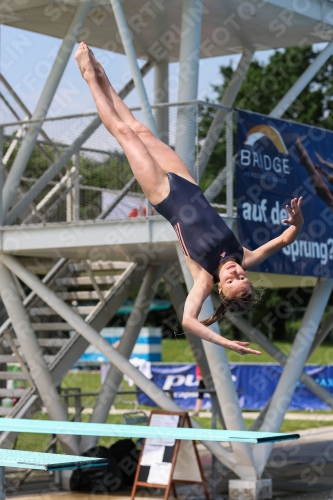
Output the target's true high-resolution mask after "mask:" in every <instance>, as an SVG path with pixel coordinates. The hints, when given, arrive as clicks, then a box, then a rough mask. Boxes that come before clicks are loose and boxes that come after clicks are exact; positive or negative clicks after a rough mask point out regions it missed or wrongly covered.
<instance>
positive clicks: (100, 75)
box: [88, 47, 106, 80]
mask: <svg viewBox="0 0 333 500" xmlns="http://www.w3.org/2000/svg"><path fill="white" fill-rule="evenodd" d="M88 50H89V56H90V60H91V62H92V65H93V66H94V70H95V73H96V76H97V79H98V80H102V79H103V78H105V77H106V74H105V71H104V69H103V66H102V65H101V63H100V62H98V61H97V59H96V57H95V54H94V53H93V51H92V50H91V48H90V47H88Z"/></svg>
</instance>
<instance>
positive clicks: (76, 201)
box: [73, 150, 80, 221]
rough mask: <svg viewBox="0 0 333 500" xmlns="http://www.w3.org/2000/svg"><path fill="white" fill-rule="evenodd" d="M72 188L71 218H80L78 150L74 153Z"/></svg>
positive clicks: (75, 219)
mask: <svg viewBox="0 0 333 500" xmlns="http://www.w3.org/2000/svg"><path fill="white" fill-rule="evenodd" d="M73 183H74V188H73V220H74V221H78V220H80V150H79V151H77V152H76V153H75V174H74V179H73Z"/></svg>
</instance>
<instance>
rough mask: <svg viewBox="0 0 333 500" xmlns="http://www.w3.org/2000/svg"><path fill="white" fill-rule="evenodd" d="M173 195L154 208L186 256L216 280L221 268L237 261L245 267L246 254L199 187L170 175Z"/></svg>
mask: <svg viewBox="0 0 333 500" xmlns="http://www.w3.org/2000/svg"><path fill="white" fill-rule="evenodd" d="M166 175H167V176H168V178H169V183H170V193H169V194H168V196H167V197H166V198H165V199H164V200H163V201H161V203H158V205H153V207H154V208H155V210H157V212H159V213H160V214H161V215H163V217H165V218H166V219H167V220H168V221H169V222H170V224H171V225H172V226H173V228H174V230H175V231H176V234H177V236H178V239H179V242H180V244H181V247H182V250H183V253H184V255H187V256H188V257H190V258H191V259H193V260H194V261H195V262H197V263H198V264H199V265H200V266H201V267H203V269H205V270H206V271H207V272H208V273H209V274H211V275H212V276H213V277H214V278H215V277H216V274H215V273H216V271H217V268H218V266H219V264H220V263H221V262H222V261H223V260H225V259H227V258H228V257H234V258H235V259H236V262H237V263H238V264H240V265H241V264H242V261H243V254H244V250H243V247H242V245H241V244H240V243H239V241H238V240H237V238H236V236H235V235H234V233H233V232H232V231H231V229H229V227H228V226H227V224H226V223H225V222H224V220H223V219H222V217H220V215H219V214H218V213H217V212H216V211H215V210H214V209H213V208H212V206H211V205H210V203H209V202H208V201H207V200H206V198H205V196H204V194H203V192H202V191H201V189H200V188H199V186H197V185H196V184H193V183H192V182H190V181H188V180H187V179H184V177H180V176H179V175H177V174H174V173H173V172H167V174H166Z"/></svg>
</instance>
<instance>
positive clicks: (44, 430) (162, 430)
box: [0, 418, 300, 444]
mask: <svg viewBox="0 0 333 500" xmlns="http://www.w3.org/2000/svg"><path fill="white" fill-rule="evenodd" d="M0 431H7V432H32V433H36V434H71V435H76V436H110V437H119V438H120V437H130V438H170V439H181V440H189V441H191V440H198V441H219V442H223V441H224V442H243V443H254V444H258V443H269V442H274V441H288V440H292V439H299V437H300V436H299V434H291V433H275V432H251V431H233V430H215V429H196V428H180V427H154V426H148V425H144V426H140V425H118V424H117V425H116V424H95V423H85V422H65V421H54V420H29V419H15V418H0Z"/></svg>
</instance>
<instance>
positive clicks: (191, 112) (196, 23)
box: [175, 0, 202, 175]
mask: <svg viewBox="0 0 333 500" xmlns="http://www.w3.org/2000/svg"><path fill="white" fill-rule="evenodd" d="M194 4H195V5H194ZM193 7H195V10H196V15H195V18H194V16H193V14H192V13H191V10H193ZM201 24H202V0H198V1H196V2H195V3H194V2H193V0H183V9H182V24H181V42H180V54H179V77H178V102H180V103H181V102H184V101H191V100H194V99H197V96H198V80H199V61H200V40H201ZM196 121H197V105H196V104H192V105H186V106H179V108H178V114H177V133H176V149H175V151H176V153H177V154H178V155H179V157H180V158H181V159H182V160H183V162H184V163H185V165H187V167H188V169H189V170H190V172H191V173H192V175H194V157H195V138H196V132H197V124H196Z"/></svg>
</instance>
